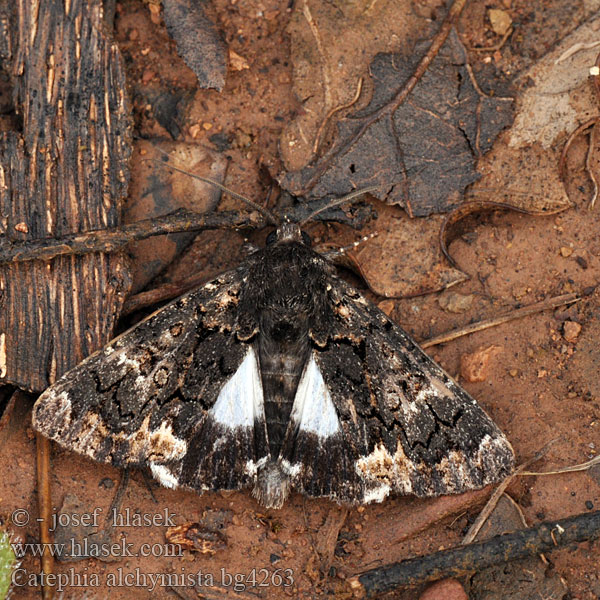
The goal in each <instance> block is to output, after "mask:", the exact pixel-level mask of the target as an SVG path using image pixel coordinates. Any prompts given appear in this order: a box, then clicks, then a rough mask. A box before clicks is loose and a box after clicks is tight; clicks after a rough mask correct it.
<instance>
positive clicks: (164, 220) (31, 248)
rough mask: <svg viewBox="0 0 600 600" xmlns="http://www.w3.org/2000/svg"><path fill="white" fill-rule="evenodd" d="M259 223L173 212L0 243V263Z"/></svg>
mask: <svg viewBox="0 0 600 600" xmlns="http://www.w3.org/2000/svg"><path fill="white" fill-rule="evenodd" d="M263 224H264V219H262V218H261V217H259V216H258V215H257V214H255V213H249V214H242V215H241V214H240V213H239V212H237V211H232V212H219V213H202V214H198V213H194V212H191V211H177V212H175V213H172V214H170V215H166V216H164V217H158V218H153V219H144V220H142V221H137V222H136V223H131V224H130V225H124V226H122V227H119V228H114V229H98V230H95V231H88V232H86V233H75V234H72V235H67V236H64V237H61V238H41V239H35V240H27V241H24V242H14V243H12V244H5V245H2V246H0V263H7V262H23V261H29V260H49V259H51V258H55V257H56V256H60V255H66V254H77V255H82V254H88V253H90V252H114V251H115V250H118V249H119V248H122V247H123V246H125V245H126V244H129V243H130V242H136V241H138V240H145V239H147V238H149V237H153V236H155V235H164V234H167V233H180V232H182V231H201V230H203V229H231V228H235V227H240V228H244V227H259V226H261V225H263Z"/></svg>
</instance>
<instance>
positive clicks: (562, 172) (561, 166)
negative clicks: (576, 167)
mask: <svg viewBox="0 0 600 600" xmlns="http://www.w3.org/2000/svg"><path fill="white" fill-rule="evenodd" d="M597 122H598V117H594V118H593V119H590V120H589V121H586V122H585V123H582V124H581V125H580V126H579V127H578V128H577V129H575V131H572V132H571V135H569V138H568V139H567V141H566V142H565V145H564V146H563V149H562V152H561V153H560V159H559V161H558V176H559V178H560V180H561V181H563V182H564V181H565V179H566V177H567V153H568V152H569V149H570V148H571V144H572V143H573V142H574V141H575V139H577V137H579V136H580V135H581V134H582V133H583V132H584V131H586V130H587V129H589V128H590V127H593V126H594V125H595V124H596V123H597Z"/></svg>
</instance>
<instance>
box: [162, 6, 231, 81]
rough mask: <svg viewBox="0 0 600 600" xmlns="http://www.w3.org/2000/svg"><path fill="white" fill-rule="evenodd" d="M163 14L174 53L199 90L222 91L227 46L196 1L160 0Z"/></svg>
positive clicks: (225, 69)
mask: <svg viewBox="0 0 600 600" xmlns="http://www.w3.org/2000/svg"><path fill="white" fill-rule="evenodd" d="M163 14H164V19H165V24H166V26H167V31H168V32H169V35H170V36H171V37H172V38H173V39H174V40H175V42H177V51H178V52H179V55H180V56H181V57H182V58H183V60H184V61H185V64H186V65H187V66H188V67H189V68H190V69H191V70H192V71H194V74H195V75H196V77H197V78H198V83H199V84H200V87H203V88H214V89H216V90H219V91H221V90H222V89H223V86H224V85H225V73H226V72H227V47H226V45H225V43H224V41H223V39H222V38H221V35H220V34H219V32H218V31H217V29H216V27H215V25H214V23H213V22H212V21H211V20H210V19H209V18H208V17H207V16H206V15H205V14H204V3H203V2H199V1H198V0H163Z"/></svg>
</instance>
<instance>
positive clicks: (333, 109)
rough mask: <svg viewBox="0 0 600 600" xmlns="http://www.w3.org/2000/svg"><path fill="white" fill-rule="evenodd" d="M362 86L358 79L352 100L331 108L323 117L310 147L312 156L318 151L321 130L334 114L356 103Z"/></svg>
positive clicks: (360, 80) (360, 79)
mask: <svg viewBox="0 0 600 600" xmlns="http://www.w3.org/2000/svg"><path fill="white" fill-rule="evenodd" d="M362 86H363V78H362V77H359V79H358V85H357V86H356V93H355V94H354V98H352V100H350V102H347V103H346V104H341V105H340V106H336V107H334V108H332V109H331V110H330V111H329V112H328V113H327V114H326V115H325V118H324V119H323V121H322V122H321V125H320V126H319V129H318V130H317V135H316V136H315V141H314V143H313V147H312V151H313V154H316V153H317V151H318V150H319V144H320V142H321V136H322V135H323V130H324V129H325V125H327V123H328V122H329V119H331V117H333V115H334V114H335V113H336V112H340V110H346V109H347V108H350V107H351V106H353V105H354V104H356V102H358V99H359V98H360V93H361V91H362Z"/></svg>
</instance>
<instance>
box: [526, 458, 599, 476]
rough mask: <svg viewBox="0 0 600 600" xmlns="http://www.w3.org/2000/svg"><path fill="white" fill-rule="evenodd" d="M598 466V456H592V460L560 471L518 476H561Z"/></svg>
mask: <svg viewBox="0 0 600 600" xmlns="http://www.w3.org/2000/svg"><path fill="white" fill-rule="evenodd" d="M598 464H600V456H594V458H592V459H590V460H587V461H586V462H583V463H580V464H578V465H570V466H568V467H561V468H560V469H553V470H552V471H521V472H520V473H519V475H562V474H563V473H577V472H579V471H587V470H588V469H590V468H591V467H595V466H596V465H598Z"/></svg>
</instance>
